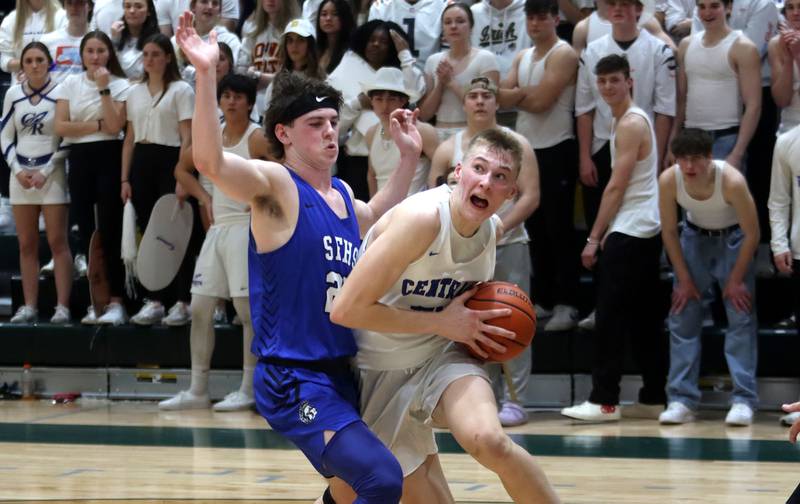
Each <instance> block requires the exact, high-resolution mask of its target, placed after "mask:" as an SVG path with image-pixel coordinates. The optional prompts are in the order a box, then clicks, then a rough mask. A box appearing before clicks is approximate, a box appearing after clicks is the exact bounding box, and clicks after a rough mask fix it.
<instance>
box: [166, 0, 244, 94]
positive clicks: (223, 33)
mask: <svg viewBox="0 0 800 504" xmlns="http://www.w3.org/2000/svg"><path fill="white" fill-rule="evenodd" d="M189 9H190V10H191V11H192V14H194V16H193V18H192V19H193V22H194V29H195V30H196V32H197V34H198V35H199V36H200V38H201V39H203V40H204V41H208V37H209V35H210V34H211V31H212V30H213V31H214V32H216V34H217V41H218V42H223V43H225V44H227V45H228V47H230V48H231V51H232V52H233V57H234V59H236V55H237V54H239V48H240V47H241V45H242V43H241V41H240V40H239V37H237V36H236V34H235V33H231V32H230V31H228V30H227V29H226V28H225V27H224V26H222V25H220V24H219V9H220V0H191V2H190V3H189ZM171 41H172V47H173V48H174V49H175V54H176V56H177V57H178V68H180V69H181V77H182V78H183V80H185V81H186V82H188V83H189V84H190V85H191V86H192V87H194V73H195V72H194V67H193V66H191V63H189V61H188V60H186V59H185V58H184V57H183V53H182V52H181V51H180V50H179V49H178V44H177V42H176V41H175V37H172V39H171ZM234 63H235V61H234Z"/></svg>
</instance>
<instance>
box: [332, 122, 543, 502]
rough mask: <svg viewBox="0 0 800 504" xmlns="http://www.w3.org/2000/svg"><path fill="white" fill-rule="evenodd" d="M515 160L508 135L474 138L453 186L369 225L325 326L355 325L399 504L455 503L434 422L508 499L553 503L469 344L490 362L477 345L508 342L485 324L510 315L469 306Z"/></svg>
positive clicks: (369, 416)
mask: <svg viewBox="0 0 800 504" xmlns="http://www.w3.org/2000/svg"><path fill="white" fill-rule="evenodd" d="M521 164H522V146H521V144H520V142H519V141H518V140H517V139H516V137H514V136H513V135H512V134H510V133H509V132H506V131H503V130H499V129H488V130H484V131H482V132H480V133H478V134H477V135H475V136H474V137H473V139H472V140H471V141H470V143H469V146H468V148H467V149H466V151H465V153H464V157H463V163H462V162H459V163H458V164H457V165H456V169H455V172H454V173H455V177H456V180H457V184H456V186H455V187H454V188H453V189H452V190H451V189H450V188H449V187H448V186H444V185H442V186H439V187H436V188H434V189H430V190H428V191H425V192H422V193H418V194H415V195H413V196H410V197H409V198H407V199H406V200H405V201H404V202H402V203H401V204H399V205H397V207H395V208H394V209H392V210H391V211H390V212H387V213H386V215H384V216H383V217H381V218H380V219H379V220H378V222H377V223H376V224H375V226H373V228H372V229H370V231H369V232H368V233H367V235H366V236H365V238H364V243H363V245H362V251H364V252H363V254H361V256H360V258H359V260H358V264H357V265H356V267H355V268H353V272H352V274H351V275H350V279H349V280H348V281H347V283H346V284H345V285H344V287H343V289H342V291H341V292H340V294H339V296H337V298H336V301H335V302H334V303H333V311H332V312H331V319H332V320H334V321H335V322H338V323H340V324H342V325H345V326H347V327H353V328H358V329H359V330H358V331H356V339H357V341H358V356H357V363H358V367H359V371H360V380H361V396H362V397H361V411H362V415H363V418H364V421H365V422H367V425H369V427H370V428H371V429H372V430H373V431H374V432H375V434H376V435H377V436H378V437H379V438H380V439H381V441H383V442H384V443H385V444H386V445H387V446H388V447H389V448H390V449H391V450H392V453H394V454H395V455H396V456H397V459H398V461H399V462H400V466H401V467H402V469H403V476H404V477H405V482H404V485H403V504H452V503H453V496H452V495H451V494H450V491H449V489H448V488H447V482H446V481H445V478H444V474H443V472H442V468H441V466H440V464H439V459H438V455H437V451H438V448H437V446H436V441H435V438H434V435H433V428H434V427H441V428H448V429H450V431H451V432H452V433H453V437H455V439H456V441H457V442H458V443H459V444H460V445H461V447H462V448H463V449H464V450H465V451H466V452H467V453H469V454H470V455H472V457H474V458H475V460H477V461H478V462H479V463H480V464H481V465H483V466H484V467H486V468H488V469H490V470H492V471H494V472H495V473H496V474H497V475H498V477H499V478H500V480H501V481H502V483H503V486H504V487H505V488H506V490H507V491H508V493H509V495H510V496H511V498H512V500H513V501H514V502H517V503H527V504H533V503H552V502H557V501H558V498H557V497H556V494H555V492H554V491H553V489H552V488H551V487H550V484H549V483H548V482H547V478H546V477H545V475H544V473H543V472H542V470H541V469H540V468H539V466H538V465H537V464H536V462H535V461H534V459H533V457H532V456H531V455H530V454H529V453H528V452H527V451H525V450H524V449H523V448H522V447H520V446H519V445H517V444H515V443H514V442H513V441H512V440H511V439H510V438H509V437H508V435H507V434H506V433H505V432H504V431H503V428H502V426H501V425H500V420H499V418H498V416H497V403H496V400H495V397H494V394H493V393H492V388H491V384H490V382H489V377H488V374H487V370H486V366H485V363H484V362H482V361H480V360H478V359H476V358H474V357H472V356H471V355H469V353H468V352H467V349H466V346H469V347H470V348H471V349H472V350H473V351H474V352H475V353H477V354H479V355H483V356H486V353H485V352H484V351H483V350H482V349H481V348H480V347H479V346H478V343H481V344H482V345H484V346H486V347H491V348H494V349H495V350H498V351H503V349H504V347H503V345H501V344H499V343H497V342H495V341H494V340H492V339H490V338H489V336H487V334H492V335H497V336H500V337H505V338H513V337H514V333H513V332H510V331H507V330H505V329H501V328H499V327H496V326H493V325H489V324H487V323H486V322H485V321H486V320H490V319H493V318H497V317H502V316H508V315H510V312H511V310H509V309H507V308H503V309H495V310H481V311H476V310H471V309H469V308H467V307H465V306H464V302H465V301H466V300H467V299H468V298H469V297H470V296H471V295H472V294H474V293H475V291H476V289H475V288H472V286H474V285H475V283H476V282H481V281H487V280H489V279H491V278H492V276H493V274H494V269H495V245H496V235H497V234H501V233H499V232H498V230H497V228H496V224H495V220H496V219H497V218H496V217H493V215H494V214H495V212H497V211H498V210H499V209H500V207H501V205H502V204H503V203H504V202H506V201H507V200H510V199H512V198H513V197H514V195H515V194H516V192H517V175H518V174H519V171H520V166H521ZM412 237H413V238H412ZM455 342H458V343H463V344H461V345H459V344H455Z"/></svg>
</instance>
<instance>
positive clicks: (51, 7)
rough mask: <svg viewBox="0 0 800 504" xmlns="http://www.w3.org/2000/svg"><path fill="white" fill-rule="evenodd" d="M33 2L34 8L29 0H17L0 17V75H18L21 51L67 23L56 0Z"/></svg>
mask: <svg viewBox="0 0 800 504" xmlns="http://www.w3.org/2000/svg"><path fill="white" fill-rule="evenodd" d="M35 3H36V4H39V7H38V8H36V7H35V6H34V2H32V1H31V0H17V5H16V9H14V10H13V11H11V12H10V13H9V14H8V15H7V16H6V17H4V18H3V22H2V24H0V70H3V71H4V72H8V73H10V74H14V73H16V72H18V71H19V70H20V68H21V67H20V60H19V55H20V53H21V52H22V48H23V47H25V46H26V45H27V44H29V43H30V42H33V41H34V40H39V39H40V38H42V36H43V35H44V34H45V33H50V32H51V31H55V30H57V29H59V28H61V27H62V26H64V25H65V24H66V22H67V19H66V16H65V15H64V11H63V10H62V9H61V6H60V5H59V4H58V2H57V1H56V0H44V1H39V2H35Z"/></svg>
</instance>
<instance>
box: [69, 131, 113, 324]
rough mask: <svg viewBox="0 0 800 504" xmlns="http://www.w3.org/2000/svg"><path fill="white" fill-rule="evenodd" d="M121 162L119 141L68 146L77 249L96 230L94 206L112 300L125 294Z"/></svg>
mask: <svg viewBox="0 0 800 504" xmlns="http://www.w3.org/2000/svg"><path fill="white" fill-rule="evenodd" d="M121 162H122V141H121V140H105V141H101V142H89V143H78V144H72V145H70V151H69V174H68V176H67V184H68V185H69V193H70V198H71V203H70V206H71V207H72V209H73V211H74V212H73V215H74V216H75V221H76V222H77V224H78V240H79V242H80V245H79V246H80V249H81V250H85V251H88V250H89V240H90V239H91V237H92V232H93V231H94V229H95V217H94V206H95V204H97V227H98V229H99V231H100V233H101V234H102V236H103V249H104V250H105V261H106V272H107V274H108V282H109V284H110V287H111V295H112V296H114V297H122V296H123V295H124V293H125V268H124V266H123V264H122V259H120V242H121V240H122V200H121V199H120V196H119V195H120V190H121V187H120V170H121ZM98 315H99V314H98Z"/></svg>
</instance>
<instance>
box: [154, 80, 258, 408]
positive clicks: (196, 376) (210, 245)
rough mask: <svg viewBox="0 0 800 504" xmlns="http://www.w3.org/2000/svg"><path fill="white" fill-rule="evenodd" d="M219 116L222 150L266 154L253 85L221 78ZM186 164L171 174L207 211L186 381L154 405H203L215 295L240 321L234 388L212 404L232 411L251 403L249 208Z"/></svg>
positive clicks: (196, 275) (194, 281)
mask: <svg viewBox="0 0 800 504" xmlns="http://www.w3.org/2000/svg"><path fill="white" fill-rule="evenodd" d="M217 95H218V96H219V99H218V102H219V107H220V109H221V110H222V114H223V118H224V119H223V128H222V150H223V151H224V152H230V153H232V154H236V155H238V156H241V157H242V158H244V159H264V160H266V159H267V158H268V157H269V154H268V148H267V140H266V138H264V135H263V133H262V132H261V129H260V127H259V126H258V125H257V124H254V123H252V122H250V112H251V111H252V109H253V107H254V106H255V100H256V86H255V83H254V82H253V80H252V79H250V78H248V77H245V76H243V75H236V74H229V75H227V76H225V77H223V79H222V81H220V83H219V87H218V90H217ZM193 169H194V167H193V166H191V164H190V163H179V164H178V166H177V167H176V169H175V177H176V179H177V180H178V182H179V183H180V184H181V186H182V187H183V188H184V189H186V191H187V192H188V193H189V194H191V195H192V196H194V197H195V198H197V200H198V201H200V202H202V203H203V206H202V208H203V210H204V211H210V212H211V215H210V216H209V220H210V221H211V223H212V224H211V227H210V228H209V229H208V233H207V234H206V238H205V240H204V241H203V247H202V249H201V250H200V255H199V256H198V258H197V265H196V266H195V272H194V277H193V278H192V328H191V333H190V335H191V337H190V340H189V343H190V346H191V357H192V381H191V385H190V387H189V390H185V391H182V392H179V393H178V394H177V395H176V396H175V397H172V398H170V399H167V400H164V401H161V402H160V403H159V404H158V407H159V409H162V410H181V409H196V408H197V409H201V408H208V407H209V406H210V405H211V403H210V401H209V394H208V378H209V369H210V368H211V355H212V353H213V352H214V343H215V339H214V316H213V315H214V308H215V307H216V305H217V302H218V300H220V299H232V300H233V306H234V308H235V309H236V313H237V314H238V315H239V319H240V320H241V321H242V336H243V366H242V382H241V385H240V387H239V390H237V391H234V392H231V393H230V394H228V395H227V396H225V399H224V400H222V401H221V402H218V403H216V404H215V405H214V411H238V410H243V409H249V408H251V407H252V406H253V404H254V400H253V370H254V369H255V362H256V357H255V356H254V355H253V353H252V352H251V351H250V345H251V343H252V341H253V326H252V325H251V322H250V306H249V304H248V297H247V296H248V293H249V290H248V283H249V282H248V278H247V246H248V237H249V228H250V207H249V205H247V204H245V203H240V202H238V201H235V200H232V199H231V198H229V197H228V196H227V195H226V194H225V193H224V192H222V191H221V190H220V189H219V188H218V187H217V186H216V185H214V184H212V193H211V194H209V193H208V192H206V190H205V189H204V188H203V186H202V185H201V184H200V182H199V181H198V180H197V178H195V177H194V175H193V174H192V171H193Z"/></svg>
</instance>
